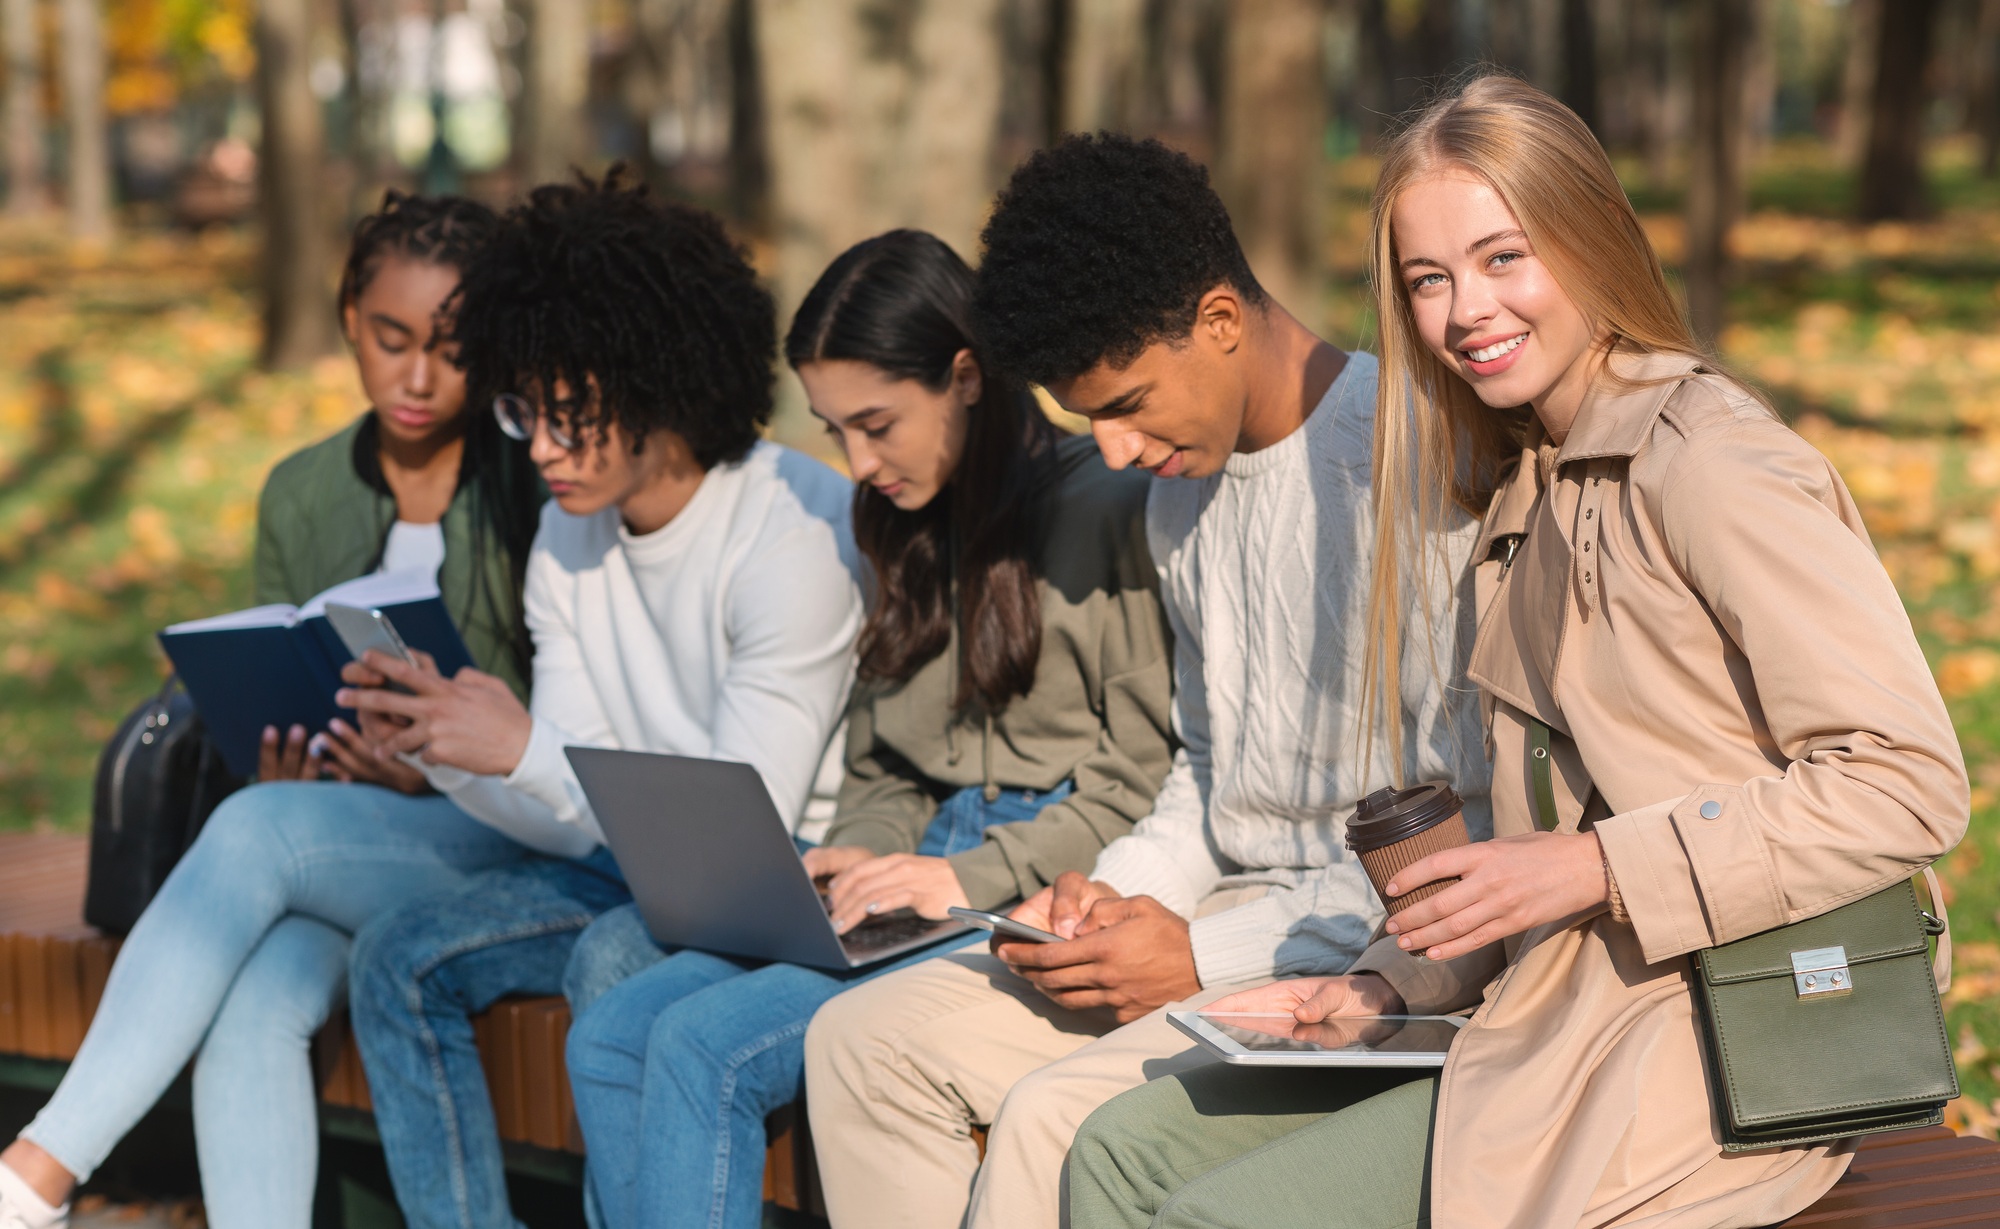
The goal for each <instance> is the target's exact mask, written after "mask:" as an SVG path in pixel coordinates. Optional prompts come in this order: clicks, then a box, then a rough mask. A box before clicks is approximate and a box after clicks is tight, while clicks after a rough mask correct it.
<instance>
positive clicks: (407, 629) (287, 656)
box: [160, 572, 472, 777]
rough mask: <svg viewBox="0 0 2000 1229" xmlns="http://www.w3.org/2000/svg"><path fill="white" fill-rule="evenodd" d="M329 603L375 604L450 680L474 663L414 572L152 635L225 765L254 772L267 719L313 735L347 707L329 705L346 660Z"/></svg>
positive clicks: (365, 579) (430, 583)
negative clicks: (300, 602)
mask: <svg viewBox="0 0 2000 1229" xmlns="http://www.w3.org/2000/svg"><path fill="white" fill-rule="evenodd" d="M328 603H333V604H336V605H342V606H356V607H360V608H361V609H364V610H379V611H381V612H382V614H383V615H384V616H386V617H387V618H388V620H389V622H391V623H393V624H395V627H396V631H397V633H398V634H400V635H401V636H402V638H403V642H404V643H405V644H407V645H409V646H410V647H411V648H413V649H422V650H423V651H424V652H426V653H429V654H430V655H431V656H432V657H434V658H436V659H437V665H438V669H439V670H440V671H441V672H442V673H443V674H444V675H445V677H447V678H449V677H451V676H452V675H454V674H456V673H458V671H459V670H460V669H462V668H464V667H466V666H469V665H471V664H472V655H471V654H470V653H468V652H466V649H465V642H464V641H463V640H462V639H460V638H459V634H458V628H457V627H456V626H455V625H454V624H453V623H452V621H451V614H450V612H448V611H447V610H445V608H444V601H443V599H442V598H440V597H439V596H438V588H437V579H436V578H435V577H434V576H431V575H428V574H426V573H421V572H386V573H376V574H374V575H370V576H362V577H358V578H357V579H354V580H350V581H347V582H345V583H343V584H338V585H335V586H334V587H333V588H331V589H328V590H327V591H326V592H324V593H321V594H319V595H318V596H317V597H315V598H313V599H312V600H311V601H309V602H307V603H306V604H305V605H303V606H286V605H277V606H253V607H251V608H250V609H248V610H238V611H235V612H233V613H231V614H226V615H217V616H215V617H214V618H210V619H197V620H195V621H193V622H191V623H176V624H174V625H173V626H172V627H169V628H167V629H166V630H165V631H162V632H161V633H160V647H161V648H162V649H164V650H166V654H167V657H168V659H169V660H171V661H172V662H173V663H174V669H175V670H176V671H178V672H179V673H180V676H181V681H182V682H184V683H186V684H187V689H188V695H189V696H190V697H191V698H192V699H193V700H194V704H195V708H196V710H197V711H199V712H200V713H201V719H202V721H203V723H205V724H206V725H207V726H208V733H209V737H210V738H212V739H214V740H215V745H216V749H217V750H218V751H220V752H221V753H222V758H223V761H224V762H225V763H226V764H228V765H229V771H231V772H233V773H235V774H236V775H237V776H241V777H248V776H252V775H254V774H255V773H256V771H257V749H258V745H259V743H260V742H261V741H262V739H263V735H264V727H265V726H276V727H277V728H278V729H279V730H281V731H282V730H284V729H286V728H288V727H290V726H292V725H293V724H297V725H302V726H304V727H305V728H306V729H308V730H311V731H313V732H314V733H318V732H319V731H321V730H324V729H326V727H327V723H328V722H330V721H332V720H333V719H334V718H335V717H339V718H341V719H342V720H345V721H347V722H349V723H352V722H353V721H354V714H353V713H352V712H350V711H347V710H345V709H342V708H340V707H339V706H338V705H336V704H335V703H334V702H333V693H334V692H335V691H337V690H339V689H340V685H341V684H340V668H341V667H342V666H344V665H346V664H347V663H348V662H349V661H350V660H352V654H350V653H349V652H348V651H347V646H346V645H344V644H342V643H341V640H340V637H339V636H338V635H337V634H335V632H334V630H333V625H332V624H330V623H328V622H327V619H326V613H325V611H326V607H327V604H328Z"/></svg>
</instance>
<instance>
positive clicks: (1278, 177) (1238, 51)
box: [1216, 0, 1449, 329]
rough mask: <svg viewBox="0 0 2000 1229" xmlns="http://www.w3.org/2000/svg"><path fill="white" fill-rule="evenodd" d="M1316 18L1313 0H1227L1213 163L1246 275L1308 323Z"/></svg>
mask: <svg viewBox="0 0 2000 1229" xmlns="http://www.w3.org/2000/svg"><path fill="white" fill-rule="evenodd" d="M1324 20H1325V12H1324V9H1323V7H1322V5H1321V4H1319V3H1318V0H1237V2H1236V4H1235V5H1234V6H1232V11H1231V13H1230V21H1229V27H1228V34H1227V40H1228V41H1227V45H1226V48H1225V55H1226V57H1227V58H1226V59H1225V61H1224V67H1223V95H1222V140H1221V149H1220V151H1219V153H1220V156H1221V162H1220V165H1219V166H1218V167H1217V168H1216V169H1217V176H1216V179H1217V187H1218V188H1219V189H1220V191H1221V194H1222V199H1223V201H1224V202H1225V203H1226V204H1227V205H1228V206H1229V212H1230V217H1231V218H1232V220H1233V221H1234V222H1235V224H1236V233H1237V236H1238V237H1239V238H1240V239H1241V240H1242V242H1243V248H1244V253H1245V254H1246V255H1247V256H1248V257H1249V258H1250V268H1251V271H1252V272H1254V273H1255V274H1256V275H1257V280H1258V281H1259V282H1261V283H1263V286H1264V289H1265V290H1266V291H1268V292H1269V293H1270V295H1271V297H1272V298H1273V299H1276V300H1277V301H1278V302H1279V303H1281V304H1283V305H1284V306H1285V307H1286V308H1287V309H1288V310H1289V311H1291V313H1292V314H1293V315H1295V316H1297V317H1298V318H1299V319H1300V320H1302V321H1304V322H1305V324H1306V327H1308V328H1312V329H1317V328H1319V327H1321V325H1322V317H1323V316H1324V314H1325V312H1324V306H1323V304H1322V303H1321V301H1320V299H1321V294H1322V271H1321V268H1320V264H1321V261H1320V253H1321V249H1322V247H1323V244H1322V243H1321V242H1320V240H1321V228H1320V225H1319V219H1320V194H1319V168H1320V163H1321V161H1322V158H1323V144H1324V138H1325V129H1326V82H1325V59H1326V57H1325V56H1324V55H1323V54H1322V52H1321V48H1322V47H1323V46H1324V32H1323V30H1322V23H1323V22H1324ZM1448 46H1449V45H1448V44H1447V47H1448Z"/></svg>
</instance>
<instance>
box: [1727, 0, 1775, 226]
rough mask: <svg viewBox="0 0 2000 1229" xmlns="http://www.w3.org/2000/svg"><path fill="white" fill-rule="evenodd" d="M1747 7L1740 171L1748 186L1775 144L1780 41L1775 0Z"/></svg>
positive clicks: (1748, 2)
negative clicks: (1753, 170)
mask: <svg viewBox="0 0 2000 1229" xmlns="http://www.w3.org/2000/svg"><path fill="white" fill-rule="evenodd" d="M1742 6H1743V17H1742V22H1743V34H1742V38H1743V100H1742V107H1743V140H1742V142H1741V143H1740V144H1739V145H1738V147H1737V151H1736V159H1737V173H1738V175H1739V176H1740V177H1741V182H1742V183H1743V184H1745V185H1746V186H1747V185H1748V184H1749V182H1750V168H1752V167H1754V166H1756V165H1757V163H1758V162H1759V161H1760V160H1761V159H1762V158H1763V156H1764V151H1765V150H1766V149H1768V148H1770V145H1771V126H1772V120H1773V118H1774V115H1773V113H1774V111H1775V110H1776V108H1777V104H1778V41H1777V38H1776V37H1775V33H1776V32H1775V31H1774V30H1772V28H1771V27H1772V25H1773V23H1774V22H1775V21H1776V18H1777V14H1776V13H1775V12H1773V11H1772V4H1771V0H1742Z"/></svg>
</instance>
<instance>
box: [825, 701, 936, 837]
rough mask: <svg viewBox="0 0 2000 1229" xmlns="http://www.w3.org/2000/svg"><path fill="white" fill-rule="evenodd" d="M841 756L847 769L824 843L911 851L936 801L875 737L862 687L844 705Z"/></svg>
mask: <svg viewBox="0 0 2000 1229" xmlns="http://www.w3.org/2000/svg"><path fill="white" fill-rule="evenodd" d="M845 759H846V766H847V774H846V777H845V779H843V780H842V781H841V783H840V798H839V801H838V803H837V804H836V807H835V816H836V818H835V819H834V821H833V825H832V827H830V828H828V829H827V832H826V842H825V843H826V844H828V845H859V846H861V847H862V848H864V849H867V850H869V851H871V852H873V853H876V854H892V853H915V852H916V851H917V846H918V845H919V844H920V843H922V841H923V838H924V828H925V827H926V826H928V825H929V824H930V822H931V816H932V815H934V814H935V813H936V812H937V803H936V802H934V801H932V799H931V796H930V795H929V794H928V793H926V792H925V791H924V789H923V787H922V786H920V785H919V784H918V780H919V778H920V775H921V774H919V773H918V772H917V770H916V769H915V768H913V767H912V766H911V765H910V764H909V763H908V762H907V761H906V760H904V759H903V757H902V756H900V755H898V754H896V752H894V751H893V750H890V749H889V748H888V747H885V746H883V745H882V744H881V743H880V742H879V741H878V740H877V739H876V737H875V701H874V697H873V696H870V695H866V694H864V689H863V688H860V687H857V688H856V689H855V697H854V700H853V701H852V703H850V704H849V705H848V709H847V752H846V756H845Z"/></svg>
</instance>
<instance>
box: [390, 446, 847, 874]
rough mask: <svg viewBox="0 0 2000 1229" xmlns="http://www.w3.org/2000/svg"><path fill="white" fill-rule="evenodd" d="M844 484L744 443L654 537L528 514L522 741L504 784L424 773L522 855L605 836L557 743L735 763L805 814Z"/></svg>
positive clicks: (830, 634)
mask: <svg viewBox="0 0 2000 1229" xmlns="http://www.w3.org/2000/svg"><path fill="white" fill-rule="evenodd" d="M852 499H853V487H852V485H851V484H850V483H849V482H848V481H847V479H845V478H843V477H841V476H840V475H839V474H837V473H835V472H834V471H833V470H831V469H829V468H827V467H826V466H824V465H822V464H820V463H819V462H818V461H815V460H813V459H811V458H810V457H807V456H805V455H804V454H802V453H798V452H794V451H792V450H791V449H788V448H783V447H780V446H779V445H776V444H771V443H761V444H758V445H757V446H756V447H755V448H754V449H753V450H751V453H750V455H749V456H748V457H746V458H744V459H743V460H742V461H740V462H736V463H734V464H729V465H721V466H717V467H716V468H715V469H712V470H710V471H709V472H708V475H707V476H706V477H705V478H703V479H702V483H701V486H700V488H699V489H697V490H696V492H695V494H694V498H693V499H691V500H689V501H688V505H687V507H685V508H683V509H681V511H680V514H679V515H678V516H676V517H674V519H673V520H671V521H669V522H668V523H667V524H666V525H665V526H663V527H662V528H660V529H658V530H656V531H654V532H652V533H649V534H644V535H634V534H632V533H631V532H630V531H628V530H627V529H626V528H625V526H624V524H623V523H622V522H621V521H620V519H619V515H618V510H617V509H616V508H607V509H605V510H604V511H603V512H600V513H598V514H597V515H595V516H590V517H576V516H571V515H569V514H568V513H566V512H564V511H563V510H562V508H561V507H560V506H558V505H557V504H556V502H555V501H554V500H550V501H549V502H548V503H547V504H546V505H545V506H544V507H543V508H542V524H541V530H540V532H538V533H537V534H536V535H535V543H534V547H533V549H532V550H531V551H530V553H529V556H528V568H527V586H526V593H525V595H524V605H525V607H526V614H527V624H528V631H529V633H530V635H532V636H533V638H534V643H535V675H534V699H533V701H532V702H531V703H530V706H529V708H530V712H531V713H532V714H533V716H534V731H533V733H532V734H531V735H530V736H529V739H528V747H527V750H526V751H525V752H524V753H523V754H522V756H521V762H520V763H519V764H518V765H517V766H516V767H515V769H514V771H513V772H512V773H510V774H508V775H507V776H506V777H480V776H474V775H472V774H471V773H468V772H464V771H462V770H460V769H456V768H439V767H431V766H421V767H423V768H424V772H425V775H426V776H428V777H429V778H430V782H431V784H432V785H433V786H434V787H436V788H437V789H438V790H439V791H440V792H442V793H445V794H449V795H450V796H451V799H452V801H453V802H456V803H457V804H458V805H459V806H460V807H462V808H464V809H465V811H466V812H468V813H469V814H471V815H473V816H474V817H475V818H477V819H479V820H481V821H483V822H485V823H487V824H489V825H491V826H492V827H494V828H496V829H499V830H500V831H502V832H504V833H506V834H507V835H509V836H511V837H513V838H514V839H515V840H518V841H520V842H521V843H522V844H524V845H527V846H529V847H531V848H534V849H538V850H540V851H542V852H544V853H548V854H554V855H557V856H560V857H571V858H574V857H582V856H583V855H585V854H587V853H589V852H590V851H591V850H592V849H594V848H596V846H597V845H598V844H600V843H601V842H602V841H603V839H604V837H603V833H602V831H601V830H600V829H599V828H598V826H597V819H596V817H595V816H594V815H592V814H591V811H590V804H589V802H588V801H587V800H586V799H585V798H584V795H583V789H582V787H581V786H580V785H579V784H578V783H577V779H576V774H575V773H574V772H573V771H572V770H571V769H570V766H569V761H568V760H567V759H566V758H565V757H564V756H563V747H565V746H568V745H581V746H590V747H612V748H618V749H622V750H628V751H653V752H662V753H666V754H670V755H685V756H695V757H701V758H706V759H720V760H736V761H739V762H742V763H746V764H749V765H751V766H752V767H754V768H756V769H757V771H758V772H759V773H760V774H762V776H763V778H764V784H765V785H766V786H767V787H768V788H769V789H770V791H771V800H772V801H773V802H774V803H776V804H777V808H778V813H779V814H780V815H782V816H784V817H785V822H786V823H787V824H790V825H796V824H797V823H798V820H799V816H800V814H801V812H803V811H804V809H805V804H806V797H807V794H808V793H809V792H810V790H811V788H812V784H813V777H814V774H815V772H816V771H817V770H818V768H819V766H820V763H821V761H822V758H823V757H824V755H825V754H826V751H827V746H828V742H829V740H830V738H831V737H832V734H833V731H834V728H835V726H836V725H837V724H838V723H839V721H840V718H841V714H842V712H843V711H844V709H845V706H846V701H847V688H848V684H849V682H850V680H851V677H852V674H853V668H854V667H853V656H854V654H853V645H854V638H855V636H856V635H857V634H858V633H859V632H860V630H861V617H862V607H861V587H860V584H859V583H858V580H857V577H858V576H859V575H860V574H861V573H860V564H859V560H858V556H857V555H856V553H855V550H854V538H853V532H852V529H851V526H850V524H849V507H850V504H851V501H852Z"/></svg>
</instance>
